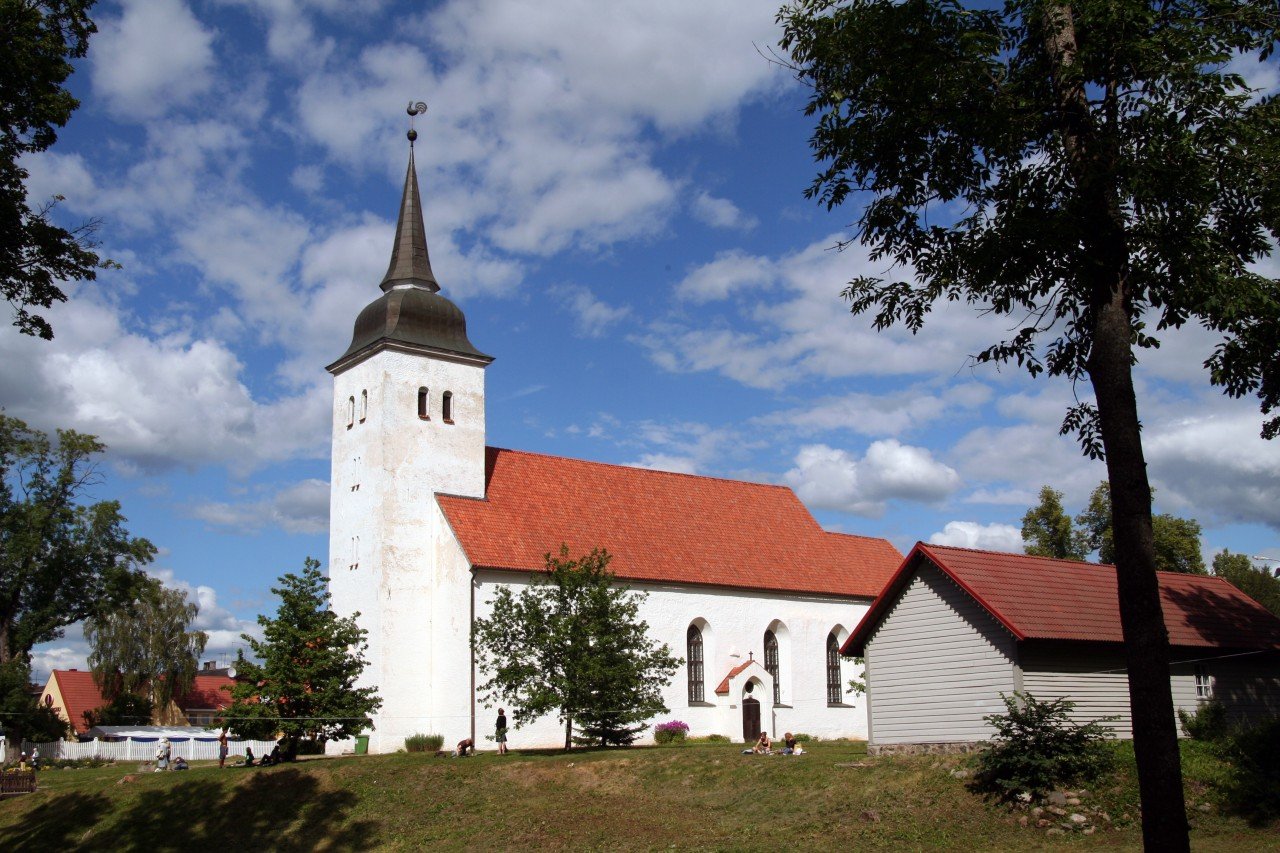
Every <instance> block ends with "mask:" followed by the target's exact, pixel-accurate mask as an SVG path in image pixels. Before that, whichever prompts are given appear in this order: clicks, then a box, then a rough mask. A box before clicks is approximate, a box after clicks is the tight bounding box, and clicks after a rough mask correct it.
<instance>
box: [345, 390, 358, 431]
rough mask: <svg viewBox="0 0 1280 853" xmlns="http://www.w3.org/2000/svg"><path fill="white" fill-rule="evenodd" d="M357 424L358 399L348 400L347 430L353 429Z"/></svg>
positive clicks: (350, 398) (351, 398) (349, 398)
mask: <svg viewBox="0 0 1280 853" xmlns="http://www.w3.org/2000/svg"><path fill="white" fill-rule="evenodd" d="M355 423H356V398H355V397H348V398H347V429H351V428H352V427H353V426H355Z"/></svg>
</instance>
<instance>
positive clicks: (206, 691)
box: [177, 675, 236, 713]
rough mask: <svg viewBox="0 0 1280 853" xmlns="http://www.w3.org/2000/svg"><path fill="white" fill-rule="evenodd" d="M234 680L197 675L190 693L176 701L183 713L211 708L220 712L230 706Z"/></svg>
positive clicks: (222, 676) (224, 677)
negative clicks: (195, 709)
mask: <svg viewBox="0 0 1280 853" xmlns="http://www.w3.org/2000/svg"><path fill="white" fill-rule="evenodd" d="M235 683H236V682H235V679H233V678H229V677H227V676H225V675H197V676H196V680H195V683H194V684H192V685H191V692H189V693H187V695H185V696H183V697H182V698H180V699H178V700H177V702H178V707H179V708H181V709H182V711H183V713H186V712H187V711H188V710H191V709H193V708H213V709H215V710H218V711H221V710H222V709H223V708H226V707H228V706H229V705H230V704H231V688H232V687H233V686H235Z"/></svg>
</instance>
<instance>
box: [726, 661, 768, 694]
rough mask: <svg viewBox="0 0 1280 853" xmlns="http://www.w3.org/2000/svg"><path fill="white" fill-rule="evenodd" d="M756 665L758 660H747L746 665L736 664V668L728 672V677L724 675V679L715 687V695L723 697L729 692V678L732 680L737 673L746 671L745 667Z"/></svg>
mask: <svg viewBox="0 0 1280 853" xmlns="http://www.w3.org/2000/svg"><path fill="white" fill-rule="evenodd" d="M758 663H760V661H758V660H749V661H747V662H746V663H740V664H738V665H737V666H735V667H734V668H733V669H731V670H729V674H728V675H726V676H725V677H724V678H723V679H722V680H721V681H720V683H719V684H717V685H716V693H718V694H720V695H721V696H723V695H724V694H726V693H728V692H729V679H730V678H733V677H734V676H735V675H737V674H738V673H740V672H742V671H743V670H744V669H746V668H747V667H749V666H751V665H752V664H758Z"/></svg>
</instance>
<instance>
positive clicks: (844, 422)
mask: <svg viewBox="0 0 1280 853" xmlns="http://www.w3.org/2000/svg"><path fill="white" fill-rule="evenodd" d="M992 396H993V392H992V389H991V388H990V387H989V386H987V385H983V384H981V383H977V382H970V383H964V384H960V385H953V386H950V387H947V388H945V389H943V390H942V391H941V392H939V393H933V392H930V391H927V390H924V389H920V388H912V389H908V390H904V391H900V392H895V393H890V394H881V395H876V394H864V393H856V392H855V393H852V394H846V395H844V396H843V397H828V398H825V399H820V400H816V401H814V402H813V403H811V404H809V405H808V406H799V405H797V406H795V407H794V408H788V409H784V410H781V411H777V412H772V413H770V414H768V415H763V416H761V417H759V418H757V419H756V421H755V422H756V423H759V424H762V425H764V426H770V427H775V428H777V427H781V428H791V429H793V430H795V431H796V432H797V433H799V434H801V435H812V434H814V433H820V432H852V433H856V434H859V435H888V436H897V435H902V434H903V433H907V432H910V431H912V430H918V429H920V428H922V427H924V426H926V425H928V424H929V423H931V422H933V421H937V420H939V419H941V418H943V417H946V416H948V415H950V414H954V413H956V412H958V411H964V410H970V409H973V408H976V407H979V406H981V405H983V404H985V403H987V402H988V401H989V400H990V399H991V397H992Z"/></svg>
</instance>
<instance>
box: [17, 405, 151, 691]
mask: <svg viewBox="0 0 1280 853" xmlns="http://www.w3.org/2000/svg"><path fill="white" fill-rule="evenodd" d="M103 450H104V447H103V445H102V444H101V443H99V442H98V440H97V439H96V438H94V437H93V436H91V435H82V434H80V433H77V432H73V431H71V430H59V431H58V436H57V442H56V444H55V443H53V442H51V441H50V440H49V437H48V436H47V435H45V434H44V433H42V432H40V431H38V430H33V429H30V428H29V427H28V426H27V425H26V424H25V423H23V422H22V421H20V420H17V419H16V418H11V417H8V416H7V415H4V414H3V413H0V667H4V666H6V665H8V664H10V663H11V662H15V661H17V662H19V665H20V667H22V668H29V667H30V663H31V649H32V647H33V646H35V645H36V644H38V643H45V642H48V641H50V640H55V639H57V638H59V637H61V636H62V632H63V630H64V629H65V628H66V627H67V626H68V625H70V624H72V623H74V622H78V621H80V620H81V619H85V618H87V617H89V616H92V615H94V614H95V613H100V612H102V611H103V610H106V609H110V608H113V607H117V606H120V605H122V604H125V603H127V602H129V601H131V600H132V599H133V597H134V595H135V594H136V592H137V590H138V589H139V588H140V587H142V586H145V585H146V584H147V583H148V582H149V581H148V579H147V577H146V575H145V574H144V573H143V572H142V570H141V568H140V567H141V566H142V565H144V564H146V563H149V562H151V559H152V557H153V556H154V555H155V547H154V546H153V545H152V544H151V543H150V542H148V541H147V540H145V539H138V538H134V537H131V536H130V535H129V532H128V531H127V530H126V529H125V526H124V524H125V518H124V516H123V515H121V514H120V504H119V503H118V502H116V501H100V502H98V503H93V504H87V505H86V504H82V503H80V500H81V499H82V498H84V497H85V495H86V493H87V492H88V491H89V489H90V488H92V487H93V486H96V485H98V484H99V483H100V482H101V478H100V476H99V473H98V469H97V466H96V465H95V464H94V461H93V458H94V457H95V456H96V455H97V454H99V453H101V452H102V451H103ZM0 701H2V700H0Z"/></svg>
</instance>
